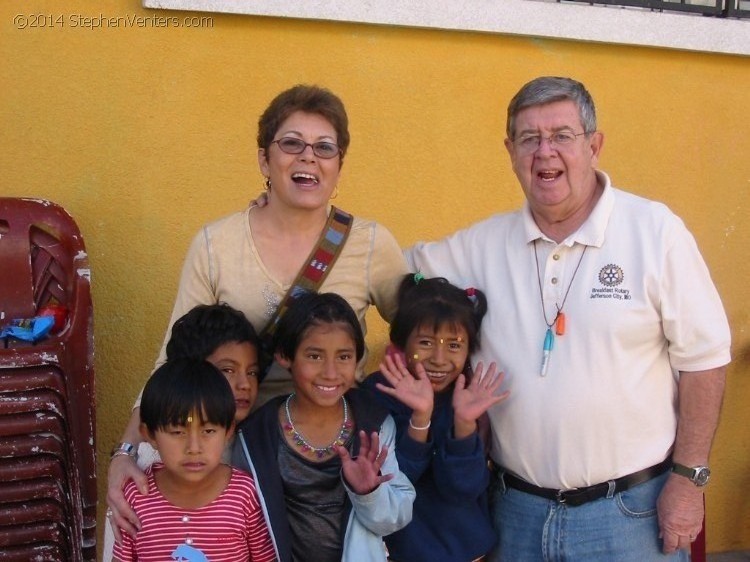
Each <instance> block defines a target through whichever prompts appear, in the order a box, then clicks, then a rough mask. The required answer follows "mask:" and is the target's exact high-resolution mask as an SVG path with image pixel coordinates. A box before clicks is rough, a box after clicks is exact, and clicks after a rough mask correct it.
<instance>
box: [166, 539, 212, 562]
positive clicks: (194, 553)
mask: <svg viewBox="0 0 750 562" xmlns="http://www.w3.org/2000/svg"><path fill="white" fill-rule="evenodd" d="M172 560H178V561H180V562H211V561H210V560H209V559H208V558H206V555H205V554H203V552H201V551H200V550H198V549H197V548H193V547H192V546H190V545H189V544H186V543H183V544H181V545H180V546H178V547H177V548H175V549H174V552H173V553H172Z"/></svg>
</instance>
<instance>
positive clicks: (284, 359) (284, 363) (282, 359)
mask: <svg viewBox="0 0 750 562" xmlns="http://www.w3.org/2000/svg"><path fill="white" fill-rule="evenodd" d="M273 358H274V359H275V360H276V362H277V363H278V364H279V365H281V366H282V367H284V368H285V369H288V368H289V367H291V366H292V361H291V359H288V358H287V357H284V356H283V355H282V354H281V353H279V352H278V351H277V352H276V353H274V354H273Z"/></svg>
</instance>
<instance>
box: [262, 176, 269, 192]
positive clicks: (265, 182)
mask: <svg viewBox="0 0 750 562" xmlns="http://www.w3.org/2000/svg"><path fill="white" fill-rule="evenodd" d="M263 189H265V190H266V191H271V178H266V179H265V181H263Z"/></svg>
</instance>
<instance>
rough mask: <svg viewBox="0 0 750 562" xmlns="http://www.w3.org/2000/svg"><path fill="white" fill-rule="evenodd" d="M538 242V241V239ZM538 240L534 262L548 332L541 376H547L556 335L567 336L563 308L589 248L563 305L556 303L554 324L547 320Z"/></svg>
mask: <svg viewBox="0 0 750 562" xmlns="http://www.w3.org/2000/svg"><path fill="white" fill-rule="evenodd" d="M537 240H538V239H537ZM537 240H534V261H535V262H536V280H537V282H538V283H539V299H540V300H541V302H542V314H543V315H544V323H545V324H546V325H547V331H546V332H545V334H544V345H543V346H542V368H541V373H540V374H541V376H543V377H544V376H546V375H547V369H548V368H549V357H550V354H551V353H552V347H553V346H554V343H555V334H557V335H558V336H562V335H564V334H565V313H564V312H563V307H565V301H566V300H568V294H569V293H570V288H571V287H572V286H573V281H575V278H576V274H577V273H578V268H580V267H581V262H582V261H583V256H584V255H585V254H586V250H587V249H588V246H584V247H583V252H581V257H580V258H578V263H577V264H576V268H575V270H574V271H573V275H572V276H571V277H570V283H568V288H567V290H566V291H565V294H564V295H563V300H562V303H560V304H557V303H555V308H556V309H557V312H556V314H555V317H554V318H553V319H552V322H549V321H548V320H547V310H546V308H545V306H544V291H543V290H542V274H541V273H540V271H539V254H538V253H537V251H536V243H537ZM552 326H555V332H554V333H553V332H552Z"/></svg>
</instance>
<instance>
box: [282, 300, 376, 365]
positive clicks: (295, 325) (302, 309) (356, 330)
mask: <svg viewBox="0 0 750 562" xmlns="http://www.w3.org/2000/svg"><path fill="white" fill-rule="evenodd" d="M321 324H344V325H345V327H346V329H347V330H348V331H349V333H350V335H351V336H352V339H354V345H355V349H356V354H357V361H360V360H361V359H362V357H363V356H364V354H365V337H364V334H363V333H362V326H360V324H359V319H358V318H357V314H356V313H355V312H354V310H352V307H351V306H350V305H349V303H348V302H346V301H345V300H344V299H343V298H342V297H340V296H339V295H337V294H336V293H320V294H319V293H304V294H302V295H300V296H298V297H297V298H295V299H294V301H293V302H292V305H291V306H290V307H289V309H288V310H287V311H286V313H285V314H284V316H282V317H281V320H279V324H278V326H277V327H276V332H275V333H274V335H273V349H274V350H276V352H277V353H279V354H281V356H282V357H286V358H287V359H294V355H295V354H296V353H297V348H298V347H299V344H300V342H301V341H302V339H303V338H304V337H305V334H307V331H308V330H309V329H310V328H311V327H313V326H320V325H321Z"/></svg>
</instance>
